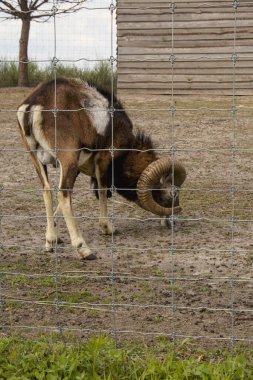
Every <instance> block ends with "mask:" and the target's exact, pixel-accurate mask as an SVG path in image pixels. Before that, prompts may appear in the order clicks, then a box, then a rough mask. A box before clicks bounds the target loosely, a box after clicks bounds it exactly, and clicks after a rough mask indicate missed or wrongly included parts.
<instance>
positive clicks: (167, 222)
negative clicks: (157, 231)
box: [161, 218, 176, 229]
mask: <svg viewBox="0 0 253 380" xmlns="http://www.w3.org/2000/svg"><path fill="white" fill-rule="evenodd" d="M161 226H162V227H167V228H169V229H171V228H172V227H175V226H176V221H175V220H171V218H162V219H161Z"/></svg>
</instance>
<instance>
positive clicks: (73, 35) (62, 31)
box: [0, 0, 116, 67]
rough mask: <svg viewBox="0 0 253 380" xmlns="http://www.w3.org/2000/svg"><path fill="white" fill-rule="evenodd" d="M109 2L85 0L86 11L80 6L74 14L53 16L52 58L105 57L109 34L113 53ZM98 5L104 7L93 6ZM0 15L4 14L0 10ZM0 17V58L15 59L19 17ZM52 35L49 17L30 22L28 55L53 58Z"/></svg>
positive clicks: (114, 40)
mask: <svg viewBox="0 0 253 380" xmlns="http://www.w3.org/2000/svg"><path fill="white" fill-rule="evenodd" d="M110 4H111V0H87V3H86V4H84V5H85V6H87V7H89V8H90V10H87V9H82V10H81V11H79V12H77V13H74V14H68V15H64V16H57V17H56V57H57V58H58V59H64V60H70V61H72V62H73V61H74V60H78V59H81V58H85V59H89V60H100V59H109V58H110V56H111V34H113V54H114V55H115V54H116V53H115V52H116V48H115V46H116V23H115V17H114V20H113V27H112V28H111V12H110V11H109V5H110ZM99 7H102V8H106V9H94V8H99ZM114 13H115V12H114ZM1 16H4V15H3V14H2V13H1V12H0V17H1ZM114 16H115V15H114ZM1 20H2V19H1V18H0V36H1V38H0V58H1V59H17V56H18V41H19V35H20V28H21V22H20V21H19V20H7V21H1ZM111 32H112V33H111ZM54 35H55V33H54V22H53V18H51V19H50V20H49V21H48V22H46V23H37V22H32V23H31V30H30V39H29V58H30V59H34V60H51V59H52V58H53V57H54V45H55V44H54ZM72 62H70V64H72ZM73 63H74V62H73ZM74 64H77V65H78V66H81V67H83V66H89V65H92V64H93V63H90V64H89V63H87V62H84V61H82V62H79V63H74Z"/></svg>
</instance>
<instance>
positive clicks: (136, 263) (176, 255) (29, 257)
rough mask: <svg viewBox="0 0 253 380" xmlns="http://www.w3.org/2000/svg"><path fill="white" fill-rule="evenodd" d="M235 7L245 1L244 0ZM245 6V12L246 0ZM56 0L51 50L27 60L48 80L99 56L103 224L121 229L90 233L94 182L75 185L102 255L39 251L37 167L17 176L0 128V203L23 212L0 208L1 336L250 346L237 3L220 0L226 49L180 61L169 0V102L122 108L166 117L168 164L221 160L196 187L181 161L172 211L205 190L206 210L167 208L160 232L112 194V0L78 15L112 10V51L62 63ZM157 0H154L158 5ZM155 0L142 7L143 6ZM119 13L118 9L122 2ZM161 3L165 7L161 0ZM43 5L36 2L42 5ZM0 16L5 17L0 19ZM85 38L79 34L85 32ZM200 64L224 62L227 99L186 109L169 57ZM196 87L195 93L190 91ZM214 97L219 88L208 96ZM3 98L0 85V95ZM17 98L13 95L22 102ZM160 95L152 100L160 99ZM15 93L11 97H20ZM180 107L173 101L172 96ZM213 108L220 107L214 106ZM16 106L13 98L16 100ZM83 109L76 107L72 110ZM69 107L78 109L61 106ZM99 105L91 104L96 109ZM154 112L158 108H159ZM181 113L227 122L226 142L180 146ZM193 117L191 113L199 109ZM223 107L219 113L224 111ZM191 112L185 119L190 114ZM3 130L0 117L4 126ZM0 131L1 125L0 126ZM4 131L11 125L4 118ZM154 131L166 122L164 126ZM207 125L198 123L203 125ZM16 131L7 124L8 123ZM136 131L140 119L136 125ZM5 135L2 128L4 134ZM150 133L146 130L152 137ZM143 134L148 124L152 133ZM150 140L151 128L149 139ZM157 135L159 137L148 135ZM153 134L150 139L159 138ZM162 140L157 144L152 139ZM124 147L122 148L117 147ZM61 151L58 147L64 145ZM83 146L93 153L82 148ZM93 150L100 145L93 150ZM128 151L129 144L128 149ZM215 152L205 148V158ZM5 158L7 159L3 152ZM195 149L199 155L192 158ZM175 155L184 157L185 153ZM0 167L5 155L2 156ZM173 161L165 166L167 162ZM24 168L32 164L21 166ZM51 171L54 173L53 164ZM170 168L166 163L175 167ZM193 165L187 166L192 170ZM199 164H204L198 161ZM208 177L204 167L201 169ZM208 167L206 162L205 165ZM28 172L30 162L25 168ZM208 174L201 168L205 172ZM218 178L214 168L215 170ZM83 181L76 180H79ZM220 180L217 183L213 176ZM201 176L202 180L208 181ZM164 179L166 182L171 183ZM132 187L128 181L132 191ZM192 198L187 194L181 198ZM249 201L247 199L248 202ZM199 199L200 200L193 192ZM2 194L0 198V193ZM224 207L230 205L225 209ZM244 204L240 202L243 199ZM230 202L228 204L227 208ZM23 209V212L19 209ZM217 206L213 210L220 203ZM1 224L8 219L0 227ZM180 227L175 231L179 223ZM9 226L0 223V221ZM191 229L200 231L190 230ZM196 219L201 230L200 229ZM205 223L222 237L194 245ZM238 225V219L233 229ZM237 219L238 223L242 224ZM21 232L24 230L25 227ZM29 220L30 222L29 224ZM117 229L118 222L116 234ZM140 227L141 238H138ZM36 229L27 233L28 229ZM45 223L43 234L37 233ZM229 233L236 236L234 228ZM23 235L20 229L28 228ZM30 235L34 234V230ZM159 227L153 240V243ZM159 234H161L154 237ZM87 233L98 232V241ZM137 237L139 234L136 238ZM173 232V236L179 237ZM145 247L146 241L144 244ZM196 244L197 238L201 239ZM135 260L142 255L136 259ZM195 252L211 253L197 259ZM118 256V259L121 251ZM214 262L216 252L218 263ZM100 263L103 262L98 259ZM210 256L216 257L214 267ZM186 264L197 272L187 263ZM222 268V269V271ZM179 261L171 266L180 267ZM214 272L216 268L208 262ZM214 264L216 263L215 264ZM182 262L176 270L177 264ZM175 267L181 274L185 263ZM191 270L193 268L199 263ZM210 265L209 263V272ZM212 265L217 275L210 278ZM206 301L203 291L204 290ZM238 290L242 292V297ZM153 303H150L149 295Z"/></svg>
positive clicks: (252, 307)
mask: <svg viewBox="0 0 253 380" xmlns="http://www.w3.org/2000/svg"><path fill="white" fill-rule="evenodd" d="M244 5H245V3H244ZM212 6H214V5H213V4H212V2H203V3H197V4H195V9H196V12H197V10H198V8H200V7H206V8H212ZM248 6H249V7H251V8H252V4H251V2H249V3H248ZM58 7H59V4H58V1H56V0H54V1H53V2H52V9H51V11H52V15H53V32H52V36H51V38H52V40H53V41H54V54H53V56H52V57H50V58H49V59H48V58H45V59H39V60H37V59H31V61H29V63H28V64H30V63H31V62H37V63H45V62H51V64H52V72H53V78H54V81H55V88H56V78H57V75H58V73H57V70H58V66H59V64H61V63H71V64H76V63H80V62H90V63H94V62H99V61H107V62H109V64H110V69H111V94H112V95H111V102H110V117H111V133H112V145H111V147H110V149H109V150H108V151H109V152H110V153H111V159H112V187H111V188H110V189H107V190H112V198H111V200H110V201H109V202H110V205H109V219H110V221H111V223H112V224H113V226H114V225H115V227H118V226H119V225H120V229H121V230H123V231H121V235H120V234H119V235H118V234H116V233H114V232H112V235H111V237H110V238H105V237H100V236H99V232H98V230H97V231H96V230H95V231H93V229H94V228H95V227H96V221H97V220H98V215H97V214H98V211H97V208H96V207H98V206H97V203H96V206H95V202H96V201H95V198H94V199H93V197H92V193H93V189H90V188H89V187H88V185H87V183H85V184H81V182H80V183H79V182H78V185H77V188H78V191H76V198H80V197H82V201H80V200H76V199H75V200H74V210H76V213H78V207H80V209H82V206H83V204H84V203H85V202H86V197H87V198H88V201H87V202H88V203H87V204H88V205H89V208H88V209H87V208H86V210H85V211H84V212H82V214H81V215H77V216H75V217H74V218H75V219H77V221H78V223H79V224H80V226H81V229H82V230H84V236H85V237H87V235H88V239H87V240H88V242H89V235H90V236H91V239H90V242H89V246H90V248H91V250H92V251H94V252H97V253H99V255H100V256H101V257H99V259H98V260H95V261H94V262H85V263H81V262H80V263H79V262H78V261H77V260H76V259H74V258H73V257H72V253H73V252H72V251H73V249H74V248H70V247H69V245H68V244H65V245H64V246H62V245H59V244H58V243H56V245H55V247H54V252H53V253H52V254H48V253H45V252H44V248H43V247H42V245H43V242H42V239H43V234H44V229H45V226H44V223H45V221H46V216H45V215H44V208H43V206H42V203H40V201H38V198H39V197H40V198H42V191H43V189H42V188H41V187H40V186H39V182H38V180H37V176H36V175H35V173H33V174H32V177H31V178H30V180H31V183H30V184H29V183H26V182H24V179H23V178H25V175H26V173H25V172H26V170H28V169H26V166H28V165H30V163H29V161H28V159H26V158H24V157H27V156H28V152H27V151H26V150H24V149H22V146H21V143H20V144H19V145H18V144H17V147H15V146H14V147H13V146H12V144H7V146H6V145H5V140H4V136H3V137H2V138H1V147H0V157H1V162H5V161H4V159H5V157H7V160H8V167H5V168H2V171H3V172H4V171H7V172H8V171H9V170H12V171H14V172H15V168H12V162H11V160H12V158H13V159H14V157H15V159H17V156H18V157H19V160H21V159H22V160H23V161H24V163H23V164H22V165H23V167H22V170H23V171H22V173H21V176H20V173H16V175H17V176H19V179H18V180H17V182H16V183H12V182H11V181H10V182H9V181H7V180H6V178H5V180H4V181H3V184H2V185H1V188H0V195H1V199H2V201H1V205H2V203H3V202H4V201H5V202H7V204H8V203H9V202H10V204H12V203H11V201H10V200H11V198H12V197H15V198H14V199H15V200H14V204H15V205H16V206H17V204H18V202H21V201H22V197H27V198H26V199H30V208H31V209H32V210H30V209H24V211H26V212H23V211H22V207H21V208H20V209H15V208H13V207H10V208H9V209H8V208H6V206H4V207H3V209H2V211H1V215H0V222H1V223H0V252H1V257H2V260H1V262H2V264H1V270H0V314H1V325H0V331H1V334H2V335H9V334H12V333H14V332H15V331H20V332H22V333H25V334H26V333H28V334H30V333H31V334H36V333H37V332H45V333H47V332H56V333H59V334H60V336H62V335H63V334H64V333H69V334H73V335H76V334H78V335H80V336H82V337H87V336H89V335H91V334H99V333H105V334H111V335H112V336H113V337H114V339H115V340H116V341H117V340H120V339H144V340H149V339H154V338H155V337H166V338H168V339H170V340H172V341H173V342H176V341H177V340H178V339H185V338H189V339H192V340H193V341H194V342H195V341H197V342H198V344H202V343H201V342H204V343H203V344H204V345H206V344H207V345H210V346H212V345H215V344H221V345H222V346H224V345H229V346H231V347H234V345H235V343H236V342H242V343H245V344H249V345H252V342H253V329H252V320H253V315H252V313H253V303H252V301H251V299H250V294H251V295H252V287H253V278H252V272H251V268H252V262H253V260H252V257H253V256H252V244H251V243H250V241H249V242H247V244H244V243H245V242H244V239H245V236H242V238H241V240H240V231H241V229H240V228H244V229H246V230H247V229H248V234H247V236H246V238H247V237H251V238H252V229H253V227H252V222H253V219H252V217H251V215H250V212H249V213H246V214H244V213H243V212H241V215H240V214H239V216H238V209H237V204H238V200H240V201H241V199H244V198H245V197H246V201H245V202H247V201H248V202H249V204H250V202H251V201H252V199H251V197H252V193H253V185H252V183H247V184H246V185H245V183H243V184H240V179H239V182H238V178H237V173H238V160H240V157H242V155H248V156H250V155H251V154H252V153H253V146H250V145H248V146H246V147H245V146H244V147H241V146H240V144H238V132H239V127H238V123H239V122H240V120H238V115H239V117H240V116H242V117H243V118H244V117H249V115H250V116H252V115H251V109H252V108H253V107H252V106H251V104H247V105H245V104H238V102H237V94H236V76H237V64H238V61H239V60H243V59H253V56H251V55H250V54H249V56H248V57H246V56H245V55H244V57H240V53H238V51H237V46H238V44H237V12H238V8H239V7H240V1H237V0H235V1H232V0H231V2H226V3H224V8H225V7H227V8H229V9H230V10H231V9H232V10H233V14H234V17H233V31H234V32H233V33H234V37H233V49H232V51H231V54H227V55H224V54H223V55H222V56H219V54H208V55H205V54H201V53H200V54H199V56H197V57H189V56H188V55H185V56H184V55H183V54H180V56H177V53H176V51H175V47H174V41H175V37H174V23H175V20H176V18H177V14H178V12H180V9H178V8H177V1H174V2H171V3H170V6H169V9H170V11H171V53H170V54H169V56H168V68H169V69H170V73H171V83H170V91H171V94H170V95H169V96H168V98H169V105H167V103H165V102H160V100H158V101H157V102H156V100H154V102H153V103H152V104H150V103H149V102H148V101H144V102H143V105H142V107H141V108H140V106H139V102H138V101H135V100H134V101H127V102H126V110H127V111H128V112H129V113H130V114H131V115H132V114H133V115H134V114H135V115H137V117H136V119H138V115H140V114H141V115H143V114H149V113H154V115H155V117H157V116H158V117H159V116H160V117H165V118H166V119H167V122H168V124H167V126H168V129H167V131H166V133H165V132H164V130H161V132H160V133H161V135H162V140H163V134H165V135H166V137H169V139H168V141H167V140H166V141H162V142H163V143H164V144H163V145H162V146H160V145H159V146H157V147H156V148H155V151H156V152H158V153H159V154H160V155H165V154H169V155H170V156H171V157H172V159H173V163H174V162H175V160H176V159H177V158H178V157H179V158H180V159H181V158H182V163H183V164H185V165H186V167H187V162H184V159H186V157H187V156H188V155H192V156H191V157H193V158H194V157H195V164H196V163H198V164H200V162H201V155H202V154H205V155H207V157H216V158H214V161H215V162H216V160H220V161H222V160H223V159H224V163H223V162H221V163H219V164H220V165H224V176H225V175H226V170H228V173H229V174H228V175H229V181H228V182H226V184H225V185H224V184H223V185H221V186H219V184H218V183H214V184H213V183H211V185H210V186H209V185H208V184H202V185H201V186H199V184H198V182H197V181H196V178H195V177H194V178H195V179H194V180H192V181H191V182H190V181H189V182H188V177H190V178H191V174H190V173H189V172H190V170H194V169H190V170H189V168H187V172H188V177H187V179H186V181H185V184H184V185H183V187H182V189H181V190H180V195H181V196H182V200H181V203H182V207H183V208H186V210H187V204H186V202H187V200H188V201H189V202H192V203H191V205H189V206H188V211H189V210H190V208H191V206H193V208H194V201H195V198H194V196H195V197H197V198H198V197H202V198H203V199H204V200H203V202H204V204H205V199H207V198H205V197H204V195H203V194H205V195H206V196H207V197H208V196H209V197H212V196H214V204H213V214H211V213H210V214H208V215H205V213H204V212H203V210H201V212H199V213H198V210H197V206H196V210H194V212H193V213H191V212H190V213H189V214H187V212H185V211H184V212H183V213H182V214H180V215H177V216H176V215H174V214H172V217H171V218H170V229H163V230H162V231H163V232H160V228H161V227H160V225H159V223H160V218H159V217H156V216H154V215H151V214H148V213H146V212H145V211H143V210H141V209H138V207H137V206H135V205H133V204H130V203H129V204H128V203H127V202H126V201H124V200H123V199H122V198H118V196H117V195H116V194H115V190H117V189H116V188H115V184H114V181H115V178H114V153H115V150H117V149H116V148H115V147H114V143H113V134H114V113H115V112H116V111H120V110H118V109H115V105H114V73H115V70H116V68H117V60H118V57H117V56H116V53H115V48H114V45H115V40H114V39H115V35H116V30H115V25H114V20H115V15H116V13H117V2H116V0H114V1H111V3H110V4H109V5H108V6H101V7H97V6H96V7H93V6H92V1H90V2H88V3H87V4H85V3H84V6H83V7H82V11H83V12H87V13H89V12H92V11H94V12H95V11H97V10H100V11H103V12H108V14H109V17H110V55H109V56H108V57H103V58H101V59H100V58H97V59H93V58H90V57H89V56H83V55H82V56H80V57H79V58H77V59H65V58H63V59H62V57H61V56H59V55H58V50H57V34H58V31H57V22H58ZM124 7H125V8H126V9H132V10H136V11H137V10H138V11H141V10H144V9H145V10H147V9H149V6H147V5H146V4H142V3H141V2H140V3H136V4H134V5H131V4H130V5H125V6H123V8H124ZM161 7H162V5H159V6H157V8H158V9H161ZM154 8H156V6H155V5H153V4H152V7H151V6H150V9H154ZM120 9H122V6H121V8H120ZM166 9H168V6H166ZM46 11H47V12H48V10H41V12H46ZM1 18H4V17H1ZM84 44H85V38H84ZM139 60H140V61H143V62H149V61H153V60H156V61H159V57H157V58H156V59H145V58H141V57H140V59H139ZM191 60H192V61H194V60H195V61H196V60H197V61H207V60H210V61H211V60H215V61H218V60H222V61H224V62H227V63H228V64H229V65H231V66H232V67H233V74H232V87H231V96H230V97H229V101H228V100H226V101H225V102H224V104H219V102H217V103H216V105H215V106H213V105H212V106H209V105H208V103H207V105H204V106H203V105H199V106H198V105H197V106H194V105H192V104H191V105H190V107H189V106H187V107H186V106H184V105H183V103H182V104H181V105H180V106H178V96H177V95H176V94H175V92H174V88H175V82H174V77H175V68H176V66H177V63H178V62H184V61H191ZM2 62H17V60H15V59H4V60H2ZM196 95H198V94H196ZM218 95H219V94H217V96H218ZM1 96H3V93H2V95H1ZM23 96H24V94H23V93H20V94H19V97H20V100H22V97H23ZM158 99H160V98H159V97H158ZM20 100H19V102H20ZM179 103H180V102H179ZM218 104H219V105H218ZM17 105H18V104H17ZM57 109H58V108H57V96H56V91H55V104H54V108H53V109H51V110H47V112H48V111H51V112H52V113H53V114H54V116H55V118H54V120H55V142H56V143H55V148H54V152H55V156H56V162H57V154H58V152H59V148H58V147H57ZM82 109H84V110H85V108H82ZM66 111H69V112H76V111H77V110H66ZM100 111H101V110H99V109H98V110H97V112H100ZM0 112H1V115H4V120H3V121H2V122H3V123H5V122H7V119H8V117H9V115H10V117H12V119H13V118H15V115H16V108H15V107H9V106H8V102H7V103H4V106H3V107H2V106H1V109H0ZM161 115H163V116H161ZM184 115H186V118H191V116H190V115H194V116H193V117H195V118H196V120H198V117H200V118H201V117H203V118H205V117H206V118H207V119H208V118H209V119H208V120H210V119H211V118H212V119H213V120H214V121H216V120H217V122H218V123H219V120H221V119H222V118H223V119H224V118H226V119H229V120H230V123H229V124H230V131H229V132H230V133H232V135H231V136H232V138H231V141H230V143H229V144H228V146H211V147H210V146H208V142H206V145H204V146H198V144H196V145H194V146H188V145H187V144H181V140H180V141H179V143H178V136H179V134H178V128H180V127H181V124H180V125H179V124H178V123H181V121H180V120H182V118H184ZM198 115H199V116H198ZM224 115H225V116H224ZM196 120H194V121H196ZM3 128H4V125H3ZM3 128H2V129H3ZM11 128H13V129H14V128H15V127H14V126H13V125H12V126H11ZM160 128H164V129H166V125H165V126H163V127H160ZM207 128H208V126H207ZM16 129H17V128H16ZM143 129H144V130H145V126H143ZM4 133H8V131H7V132H4ZM155 133H156V132H154V138H156V135H155ZM151 134H152V130H151ZM184 136H185V139H186V140H187V138H188V136H189V138H190V137H191V136H190V132H189V134H188V131H187V130H185V132H184ZM152 137H153V135H152ZM158 137H159V138H160V137H161V136H158ZM157 139H158V138H157ZM159 142H160V141H159ZM124 150H125V151H127V149H124ZM66 151H68V148H67V147H66ZM91 151H92V152H93V151H95V150H91ZM96 151H100V150H96ZM136 151H139V150H138V149H136ZM213 155H214V156H213ZM8 157H9V159H8ZM196 157H199V160H200V162H197V161H196V160H197V158H196ZM183 158H184V159H183ZM226 160H228V162H229V168H226ZM5 163H7V162H5ZM173 165H174V164H173ZM30 166H31V165H30ZM52 170H53V169H52ZM173 170H174V168H173ZM196 170H197V169H196ZM203 170H204V171H205V168H203ZM208 170H209V173H210V169H208ZM213 170H214V171H215V170H216V169H213ZM31 173H32V169H31ZM210 175H211V174H210ZM221 177H222V176H221ZM52 178H53V182H54V184H53V186H52V188H53V194H54V206H55V208H56V206H57V194H58V183H59V180H60V176H59V173H58V172H57V171H54V172H53V176H52ZM81 180H82V183H84V182H83V181H84V180H83V178H82V179H81ZM217 182H218V181H217ZM209 184H210V183H209ZM173 185H174V183H173ZM132 190H134V189H132ZM189 193H190V194H193V195H192V196H193V198H192V201H191V199H190V198H187V197H188V194H189ZM219 197H222V198H221V199H222V201H221V203H223V202H224V207H225V211H224V210H223V211H224V212H222V213H221V214H222V215H220V214H219V213H218V211H219V210H218V211H217V209H215V201H217V200H218V199H220V198H219ZM247 197H248V198H247ZM202 198H201V199H202ZM6 200H7V201H6ZM228 205H229V206H228ZM242 205H243V207H246V208H247V207H248V206H247V205H246V206H245V203H243V202H242ZM226 207H228V210H227V209H226ZM20 210H21V212H19V211H20ZM221 211H222V210H221ZM55 222H56V226H57V230H59V231H60V230H62V229H64V227H62V224H63V222H62V217H61V216H60V215H58V216H56V218H55ZM6 223H7V224H6ZM25 224H27V225H28V226H29V229H30V233H28V234H27V235H26V236H25V237H24V236H23V238H19V239H17V240H18V241H15V238H14V239H6V236H7V235H8V233H10V234H12V237H13V236H14V237H15V231H16V232H17V234H18V233H19V231H20V230H21V231H22V227H23V226H25ZM178 225H179V227H178ZM6 226H7V227H8V228H7V227H6ZM192 226H195V227H194V228H196V231H195V232H194V234H193V235H192V237H191V239H193V242H192V241H191V243H187V239H188V236H190V235H191V233H192V228H193V227H192ZM198 226H199V227H198ZM200 226H201V228H200ZM210 226H213V228H214V229H215V231H216V232H215V237H219V229H220V228H223V229H224V231H225V232H224V236H223V232H221V233H220V234H221V240H220V242H219V241H217V244H214V245H213V246H212V244H209V245H208V244H206V245H205V244H204V243H203V242H202V243H199V242H198V241H197V240H195V239H197V237H198V236H200V235H202V234H203V235H205V234H208V230H209V228H210ZM238 226H239V227H238ZM241 226H242V227H241ZM27 228H28V227H27ZM33 228H34V230H33ZM124 229H125V230H124ZM138 229H140V233H141V234H142V235H141V237H139V236H138V233H139V232H138ZM35 231H36V232H35ZM41 231H43V233H41ZM238 231H239V232H238ZM26 233H27V230H26ZM65 233H66V236H64V240H65V241H66V242H67V241H68V240H69V236H68V235H67V231H66V230H65ZM34 234H35V235H37V234H38V238H37V236H35V235H34ZM153 234H157V236H159V239H158V240H157V241H156V243H155V244H154V245H153V242H154V240H155V239H156V237H154V236H153ZM160 234H161V235H160ZM96 236H97V237H96ZM138 239H139V240H138ZM180 239H183V243H181V242H180ZM144 243H145V244H144ZM201 244H202V246H201ZM142 256H143V257H142ZM205 257H206V258H208V260H209V261H210V264H209V262H208V263H207V261H206V262H205ZM123 258H124V259H123ZM200 258H201V260H202V261H201V265H203V268H204V269H203V270H202V271H201V270H200V271H199V273H198V271H196V270H195V269H196V267H195V265H198V264H196V261H197V260H199V259H200ZM223 260H225V261H224V262H223ZM238 260H242V263H243V265H242V267H241V272H236V268H237V265H238ZM103 261H105V262H106V264H103ZM216 264H217V265H216ZM194 267H195V269H194ZM223 267H226V269H224V268H223ZM180 268H181V269H180ZM217 268H218V269H217ZM220 268H223V269H221V270H220ZM179 269H180V270H179ZM183 269H184V270H183ZM200 269H201V268H200ZM216 269H217V270H216ZM220 273H221V274H220ZM212 297H213V298H212ZM244 297H245V298H247V300H245V299H244ZM159 300H160V301H159Z"/></svg>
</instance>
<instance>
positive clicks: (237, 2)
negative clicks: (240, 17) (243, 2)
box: [233, 0, 239, 9]
mask: <svg viewBox="0 0 253 380" xmlns="http://www.w3.org/2000/svg"><path fill="white" fill-rule="evenodd" d="M238 6H239V0H234V1H233V8H234V9H237V8H238Z"/></svg>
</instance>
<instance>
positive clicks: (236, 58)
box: [231, 53, 238, 66]
mask: <svg viewBox="0 0 253 380" xmlns="http://www.w3.org/2000/svg"><path fill="white" fill-rule="evenodd" d="M231 60H232V62H233V65H234V66H235V64H236V62H237V60H238V56H237V54H236V53H234V54H232V56H231Z"/></svg>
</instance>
